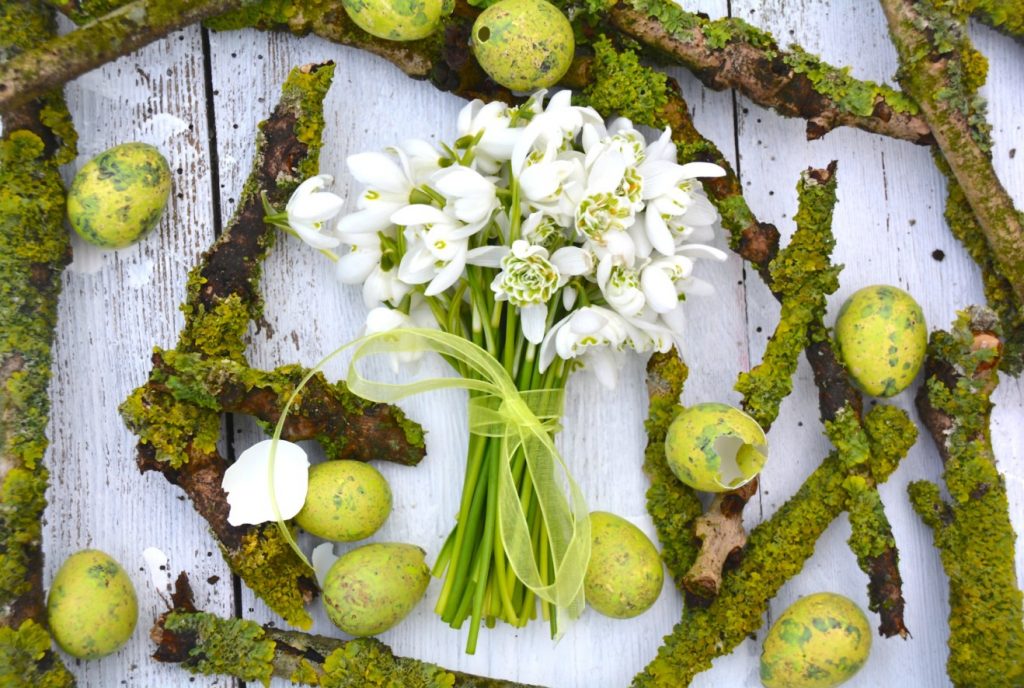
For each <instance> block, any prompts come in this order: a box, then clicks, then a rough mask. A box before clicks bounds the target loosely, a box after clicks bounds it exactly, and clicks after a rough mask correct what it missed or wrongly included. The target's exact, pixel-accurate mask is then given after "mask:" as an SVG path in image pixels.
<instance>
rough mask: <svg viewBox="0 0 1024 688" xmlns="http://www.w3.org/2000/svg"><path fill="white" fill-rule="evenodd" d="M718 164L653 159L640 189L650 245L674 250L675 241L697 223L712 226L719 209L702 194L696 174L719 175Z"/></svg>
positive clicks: (686, 235)
mask: <svg viewBox="0 0 1024 688" xmlns="http://www.w3.org/2000/svg"><path fill="white" fill-rule="evenodd" d="M724 174H725V171H724V170H723V169H722V168H721V167H719V166H718V165H713V164H711V163H703V162H694V163H687V164H686V165H674V164H672V163H665V162H658V163H652V164H651V165H650V166H649V168H648V170H647V175H646V177H645V182H646V184H645V188H644V190H643V196H644V199H645V200H646V201H647V207H646V209H645V212H644V215H645V217H644V226H645V228H646V230H647V236H648V239H649V240H650V242H651V245H652V246H653V247H654V248H655V249H656V250H657V251H658V252H660V253H661V254H663V255H666V256H671V255H673V254H675V248H676V245H677V244H678V243H679V242H681V241H685V240H687V239H689V238H690V235H691V234H692V233H693V231H694V230H696V229H697V228H699V227H711V226H712V225H714V223H715V222H716V221H717V220H718V212H717V211H716V210H715V208H714V206H713V205H711V202H710V201H708V199H707V197H706V196H705V195H704V190H703V187H702V186H701V184H700V181H698V180H697V177H720V176H722V175H724Z"/></svg>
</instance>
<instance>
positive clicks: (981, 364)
mask: <svg viewBox="0 0 1024 688" xmlns="http://www.w3.org/2000/svg"><path fill="white" fill-rule="evenodd" d="M990 317H991V315H985V313H984V312H983V311H973V312H970V313H961V314H960V316H959V317H958V319H957V321H956V322H955V323H954V325H953V328H952V330H951V331H949V332H944V331H937V332H935V333H933V334H932V337H931V340H930V342H929V347H928V356H929V359H928V370H929V373H930V375H929V378H928V380H927V382H926V386H925V387H924V388H922V390H921V393H920V394H919V396H918V408H919V409H920V410H921V414H922V418H923V419H924V421H925V424H926V425H927V426H928V427H929V429H930V430H931V432H932V436H933V438H934V439H935V441H936V443H937V444H938V447H939V452H940V453H941V454H942V456H943V458H944V459H945V471H944V473H943V478H944V480H945V483H946V487H947V488H948V490H949V495H950V497H951V498H952V503H947V502H945V501H944V500H943V499H942V497H941V495H940V493H939V487H938V486H937V485H935V484H933V483H930V482H925V481H919V482H914V483H911V485H910V486H909V488H908V492H909V494H910V501H911V504H912V505H913V507H914V510H915V511H917V513H918V514H920V516H921V517H922V519H923V520H924V521H925V523H927V524H928V525H929V526H930V527H931V528H932V531H933V535H934V538H935V546H936V547H938V549H939V553H940V555H941V558H942V566H943V568H944V569H945V571H946V574H947V575H948V576H949V606H950V617H949V628H950V637H949V651H950V652H949V660H948V662H947V664H946V670H947V672H948V674H949V677H950V679H951V680H952V682H953V684H954V685H955V686H957V687H958V688H967V687H969V686H986V688H1010V687H1011V686H1013V687H1016V686H1020V685H1021V684H1022V683H1024V609H1022V604H1024V595H1022V593H1021V591H1020V589H1019V588H1018V581H1017V577H1016V570H1015V559H1014V543H1015V539H1016V535H1015V533H1014V531H1013V525H1012V523H1011V522H1010V514H1009V504H1008V501H1007V497H1006V485H1005V482H1004V479H1003V476H1002V475H1001V474H1000V473H999V471H998V469H997V467H996V463H995V456H994V454H993V452H992V445H991V438H990V435H989V417H990V413H991V409H992V403H991V400H990V396H991V394H992V391H993V390H994V389H995V386H996V384H997V382H998V376H997V374H996V372H995V370H994V369H993V366H994V364H995V363H996V359H997V358H998V356H999V350H998V348H995V347H992V346H991V345H990V344H991V341H986V338H987V339H988V340H991V339H992V335H998V332H991V331H986V330H988V328H989V323H984V322H983V319H985V318H990ZM992 320H993V321H994V318H992Z"/></svg>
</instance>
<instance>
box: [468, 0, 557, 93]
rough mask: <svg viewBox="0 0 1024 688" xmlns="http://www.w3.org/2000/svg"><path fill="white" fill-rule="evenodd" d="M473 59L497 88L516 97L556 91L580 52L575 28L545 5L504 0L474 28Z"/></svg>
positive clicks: (534, 0)
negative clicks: (522, 93) (551, 88)
mask: <svg viewBox="0 0 1024 688" xmlns="http://www.w3.org/2000/svg"><path fill="white" fill-rule="evenodd" d="M472 45H473V54H474V55H476V59H477V62H479V63H480V66H481V67H483V69H484V71H485V72H487V74H489V75H490V77H491V78H492V79H494V80H495V81H496V82H498V83H499V84H501V85H502V86H505V87H506V88H510V89H512V90H514V91H535V90H537V89H539V88H547V87H549V86H554V85H555V84H556V83H558V80H559V79H561V78H562V76H563V75H564V74H565V73H566V71H568V69H569V65H570V64H572V57H573V54H574V53H575V51H576V43H575V39H574V38H573V33H572V25H571V24H569V20H568V19H566V17H565V15H564V14H562V11H561V10H559V9H558V8H557V7H555V6H554V5H552V4H551V3H549V2H545V0H501V2H497V3H495V4H493V5H491V6H490V7H488V8H487V9H486V10H484V11H483V12H482V13H481V14H480V16H479V17H477V18H476V21H475V22H474V23H473V33H472Z"/></svg>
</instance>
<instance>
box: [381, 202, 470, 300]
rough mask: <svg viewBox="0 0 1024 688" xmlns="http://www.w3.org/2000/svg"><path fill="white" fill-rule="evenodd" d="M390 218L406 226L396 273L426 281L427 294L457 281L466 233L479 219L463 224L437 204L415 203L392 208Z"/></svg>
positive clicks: (404, 278)
mask: <svg viewBox="0 0 1024 688" xmlns="http://www.w3.org/2000/svg"><path fill="white" fill-rule="evenodd" d="M391 221H392V222H394V223H395V224H397V225H402V226H404V227H405V228H406V230H405V237H406V242H407V245H406V251H405V255H404V256H402V260H401V263H399V266H398V276H399V278H400V279H401V280H402V281H403V282H405V283H406V284H424V283H427V282H429V284H428V285H427V289H426V291H425V292H424V293H425V294H426V295H427V296H435V295H437V294H440V293H441V292H443V291H444V290H445V289H447V288H448V287H450V286H452V285H453V284H455V283H456V282H457V281H459V278H460V277H461V276H462V271H463V269H464V268H465V267H466V258H467V256H466V253H467V251H468V250H469V237H470V236H472V235H473V234H475V233H476V232H478V231H479V230H480V227H481V226H482V223H478V224H477V225H466V224H463V223H462V222H460V221H459V220H458V219H457V218H455V217H453V216H451V215H449V214H447V213H446V212H444V211H443V210H440V209H439V208H435V207H433V206H430V205H423V204H415V205H410V206H407V207H405V208H402V209H400V210H398V211H396V212H395V213H394V214H393V215H392V216H391Z"/></svg>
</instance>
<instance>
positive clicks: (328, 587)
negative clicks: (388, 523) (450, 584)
mask: <svg viewBox="0 0 1024 688" xmlns="http://www.w3.org/2000/svg"><path fill="white" fill-rule="evenodd" d="M425 557H426V553H425V552H424V551H423V550H422V549H420V548H419V547H416V546H415V545H405V544H400V543H375V544H371V545H363V546H362V547H359V548H357V549H354V550H352V551H351V552H348V553H347V554H345V555H343V556H342V557H341V558H340V559H338V561H336V562H334V565H333V566H332V567H331V569H330V570H329V571H328V572H327V576H326V578H325V580H324V585H323V599H324V609H325V610H326V611H327V617H328V618H329V619H330V620H331V622H332V623H333V624H334V625H335V626H337V627H338V628H340V629H341V630H342V631H344V632H345V633H348V634H349V635H354V636H368V635H377V634H378V633H383V632H384V631H386V630H388V629H389V628H391V627H392V626H394V625H395V624H397V623H398V622H399V621H401V620H402V619H404V618H405V617H406V616H407V615H408V614H409V612H411V611H412V609H413V607H415V606H416V604H417V603H418V602H419V601H420V599H422V598H423V593H425V592H426V590H427V583H429V582H430V569H428V568H427V563H426V561H425Z"/></svg>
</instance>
